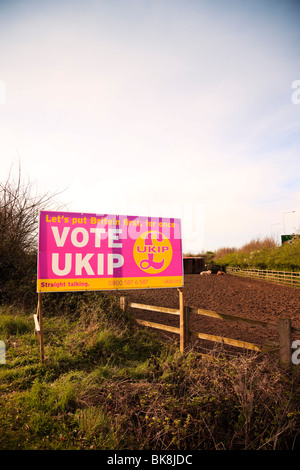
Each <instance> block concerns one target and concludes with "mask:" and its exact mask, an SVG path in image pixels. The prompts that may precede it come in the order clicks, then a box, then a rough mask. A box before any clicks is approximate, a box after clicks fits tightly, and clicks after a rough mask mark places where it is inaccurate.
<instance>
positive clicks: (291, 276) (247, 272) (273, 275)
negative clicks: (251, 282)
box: [226, 266, 300, 287]
mask: <svg viewBox="0 0 300 470" xmlns="http://www.w3.org/2000/svg"><path fill="white" fill-rule="evenodd" d="M226 272H227V274H233V275H235V276H242V277H253V278H257V279H262V280H264V281H268V282H273V283H275V284H283V285H286V286H293V287H300V272H288V271H271V270H267V269H254V268H248V269H241V268H238V267H231V266H228V267H227V268H226Z"/></svg>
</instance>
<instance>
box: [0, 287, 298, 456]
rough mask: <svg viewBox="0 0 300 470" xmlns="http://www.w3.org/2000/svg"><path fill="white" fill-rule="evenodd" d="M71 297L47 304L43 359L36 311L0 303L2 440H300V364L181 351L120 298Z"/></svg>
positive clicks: (173, 445)
mask: <svg viewBox="0 0 300 470" xmlns="http://www.w3.org/2000/svg"><path fill="white" fill-rule="evenodd" d="M69 300H70V301H67V300H66V298H64V300H63V303H58V304H57V305H55V308H54V309H53V311H54V312H55V313H51V314H50V315H47V313H46V312H47V310H46V311H45V318H44V334H45V338H44V340H45V359H46V360H45V363H44V364H43V365H42V364H41V363H40V360H39V347H38V341H37V338H36V337H35V336H34V334H33V319H32V312H24V311H13V310H12V309H11V308H3V307H2V309H1V311H0V339H1V340H2V341H4V343H5V345H6V363H5V364H0V428H1V435H0V449H2V450H3V449H7V450H15V449H26V450H29V449H30V450H33V449H39V450H46V449H47V450H67V449H68V450H81V449H99V450H123V449H126V450H133V449H138V450H142V449H145V450H146V449H151V450H178V449H180V450H216V449H226V450H252V449H255V450H257V449H268V450H270V449H274V450H275V449H276V450H281V449H297V448H299V446H300V440H299V439H300V438H299V423H300V419H299V418H300V407H299V402H300V400H299V398H300V386H299V370H298V368H294V369H293V370H292V371H288V372H287V371H285V370H283V369H281V368H280V367H279V366H278V365H277V364H276V363H274V362H273V361H271V359H270V358H269V357H259V356H257V355H250V356H244V355H243V356H242V355H241V356H237V357H234V358H231V359H228V358H227V357H225V356H224V355H223V353H222V352H221V351H218V350H215V351H213V352H212V353H211V355H209V356H206V357H204V356H202V355H201V354H199V353H198V352H197V351H196V350H189V351H187V353H186V354H184V355H181V354H180V353H179V352H178V350H177V349H176V348H175V347H174V346H173V345H172V344H171V343H166V342H165V343H163V342H162V341H161V339H160V338H159V337H158V336H157V335H156V334H155V333H154V332H153V331H151V330H146V329H143V328H140V327H138V326H137V325H136V324H135V323H134V322H133V321H132V320H131V319H130V317H129V315H128V314H126V313H124V312H122V311H121V310H120V308H119V305H118V302H117V300H116V299H115V298H114V297H110V296H106V295H101V296H98V297H97V298H96V297H93V296H92V295H90V296H84V295H83V296H82V297H80V301H79V302H77V303H75V304H73V300H72V298H70V299H69ZM48 307H49V310H48V311H49V312H50V310H51V309H50V306H48Z"/></svg>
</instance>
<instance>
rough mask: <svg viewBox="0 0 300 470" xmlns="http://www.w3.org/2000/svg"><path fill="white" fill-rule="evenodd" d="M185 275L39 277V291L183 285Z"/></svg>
mask: <svg viewBox="0 0 300 470" xmlns="http://www.w3.org/2000/svg"><path fill="white" fill-rule="evenodd" d="M182 286H183V276H165V277H122V278H92V279H90V278H86V279H83V278H80V279H65V280H63V281H59V280H57V279H38V281H37V291H38V292H70V291H86V290H87V291H89V290H92V291H93V290H116V289H133V288H135V289H136V288H140V289H147V288H148V287H149V288H150V287H151V288H163V287H182Z"/></svg>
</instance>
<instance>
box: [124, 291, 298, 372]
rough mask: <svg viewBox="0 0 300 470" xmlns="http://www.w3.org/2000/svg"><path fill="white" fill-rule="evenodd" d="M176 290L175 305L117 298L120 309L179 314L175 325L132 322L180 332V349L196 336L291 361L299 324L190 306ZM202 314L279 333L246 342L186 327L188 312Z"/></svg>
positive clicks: (289, 362) (288, 320) (142, 321)
mask: <svg viewBox="0 0 300 470" xmlns="http://www.w3.org/2000/svg"><path fill="white" fill-rule="evenodd" d="M178 291H179V309H174V308H166V307H158V306H156V305H146V304H140V303H135V302H131V303H130V302H129V303H127V301H126V297H121V298H120V305H121V308H122V309H123V310H125V309H126V308H134V309H140V310H150V311H154V312H161V313H167V314H171V315H179V328H178V327H174V326H169V325H164V324H161V323H154V322H151V321H148V320H142V319H139V318H137V319H136V322H137V323H138V324H139V325H142V326H147V327H150V328H156V329H159V330H164V331H168V332H170V333H176V334H179V336H180V351H181V352H184V350H185V349H186V348H187V346H188V345H189V343H190V338H191V336H192V337H195V338H200V339H204V340H207V341H212V342H219V343H224V344H227V345H230V346H235V347H239V348H243V349H249V350H253V351H259V352H270V351H274V350H275V351H278V352H279V360H280V362H281V363H283V364H288V365H290V364H291V344H292V334H297V335H300V328H295V327H293V326H292V324H291V320H290V319H289V318H280V319H279V321H278V323H271V322H265V321H260V320H253V319H250V318H245V317H239V316H235V315H228V314H221V313H217V312H214V311H211V310H204V309H200V308H195V307H190V306H187V305H184V300H183V289H178ZM191 313H193V314H198V315H205V316H208V317H212V318H218V319H220V320H228V321H232V322H238V323H245V324H248V325H251V326H256V327H260V328H266V329H269V330H275V331H277V333H278V335H279V341H278V342H275V341H268V342H265V343H264V344H255V343H249V342H246V341H240V340H235V339H231V338H225V337H223V336H217V335H211V334H206V333H200V332H197V331H194V330H191V329H190V326H189V319H190V314H191Z"/></svg>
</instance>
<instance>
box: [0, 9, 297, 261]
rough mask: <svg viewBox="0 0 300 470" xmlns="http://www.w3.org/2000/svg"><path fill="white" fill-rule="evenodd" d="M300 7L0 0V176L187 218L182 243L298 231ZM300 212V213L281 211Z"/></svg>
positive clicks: (238, 241) (68, 195)
mask: <svg viewBox="0 0 300 470" xmlns="http://www.w3.org/2000/svg"><path fill="white" fill-rule="evenodd" d="M299 24H300V2H296V1H287V0H285V1H276V0H273V1H265V0H261V1H253V0H252V1H250V0H240V1H225V0H224V1H216V0H211V1H208V0H205V1H201V0H197V1H196V0H195V1H191V0H181V1H177V0H172V1H171V0H153V1H152V0H147V1H146V0H135V1H122V0H102V1H101V0H98V1H92V0H87V1H85V2H79V1H64V0H62V1H58V0H54V1H43V0H41V1H38V2H37V1H29V0H28V1H27V0H26V1H25V0H24V1H14V0H11V1H9V2H5V1H0V81H1V83H2V84H5V100H3V97H2V102H1V99H0V103H2V104H0V155H1V165H0V177H1V179H2V180H3V179H5V178H6V176H7V174H8V171H9V169H10V167H11V165H13V168H14V169H15V171H17V168H18V161H19V159H20V162H21V167H22V171H23V175H24V177H27V176H28V177H29V178H30V179H31V180H32V181H33V182H35V183H36V185H37V188H38V191H40V192H45V191H50V192H53V191H54V192H55V191H60V190H64V189H65V191H64V192H63V193H62V194H61V195H60V196H59V200H60V201H61V202H62V203H65V204H66V209H67V210H72V211H79V212H97V213H115V214H118V213H119V214H125V215H142V216H144V215H149V216H164V217H168V216H170V217H181V218H182V225H183V235H184V245H183V246H184V250H185V251H191V250H194V251H196V252H197V251H201V250H214V249H217V248H218V247H221V246H241V245H242V244H244V243H245V242H247V241H250V240H251V239H252V238H254V237H258V236H261V237H265V236H270V235H271V234H273V235H276V236H279V234H280V233H281V232H282V230H283V217H284V222H285V228H286V232H287V233H291V232H293V231H295V230H296V229H297V227H299V226H300V185H299V183H300V158H299V156H300V137H299V129H300V104H295V103H293V102H292V94H293V92H294V91H295V90H294V89H293V88H292V83H293V82H294V81H295V80H300V67H299V63H300V62H299V44H300V29H299ZM293 210H295V211H296V212H295V213H289V214H285V216H283V214H284V213H286V212H290V211H293Z"/></svg>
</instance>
